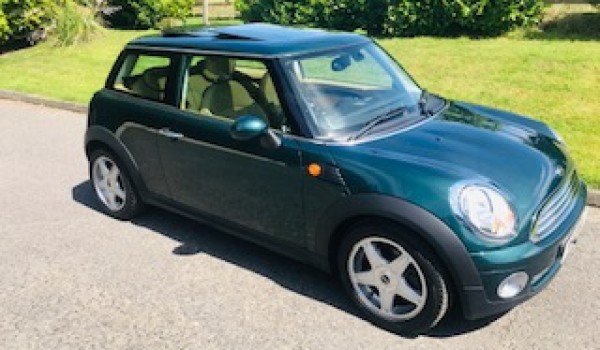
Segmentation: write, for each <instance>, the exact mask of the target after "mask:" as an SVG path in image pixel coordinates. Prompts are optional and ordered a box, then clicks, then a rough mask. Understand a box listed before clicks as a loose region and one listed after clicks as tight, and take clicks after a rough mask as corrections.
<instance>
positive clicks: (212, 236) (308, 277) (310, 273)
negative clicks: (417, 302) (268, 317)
mask: <svg viewBox="0 0 600 350" xmlns="http://www.w3.org/2000/svg"><path fill="white" fill-rule="evenodd" d="M72 198H73V200H74V201H76V202H78V203H80V204H82V205H84V206H86V207H88V208H90V209H93V210H96V211H99V212H102V208H101V206H100V203H99V202H98V200H97V199H96V196H95V194H94V190H93V188H92V186H91V184H90V182H89V181H85V182H82V183H80V184H79V185H77V186H75V187H73V189H72ZM132 223H133V224H135V225H138V226H142V227H145V228H147V229H148V231H149V232H152V233H157V234H160V235H163V236H165V237H168V238H170V239H173V240H175V241H177V242H179V243H180V245H179V246H178V247H176V248H175V249H174V250H173V252H172V253H173V254H175V255H180V256H185V255H195V254H208V255H210V256H213V257H216V258H218V259H221V260H224V261H227V262H229V263H232V264H235V265H237V266H239V267H242V268H245V269H248V270H250V271H252V272H254V273H257V274H260V275H262V276H264V277H267V278H269V279H270V280H272V281H274V282H276V283H277V284H279V285H280V286H282V287H284V288H287V289H289V290H292V291H294V292H296V293H299V294H301V295H304V296H307V297H310V298H312V299H314V300H317V301H320V302H322V303H325V304H328V305H331V306H334V307H336V308H338V309H340V310H342V311H344V312H347V313H349V314H352V315H354V316H357V317H360V316H359V315H358V314H357V312H356V310H355V309H354V307H353V306H352V304H351V303H350V301H349V300H348V299H347V298H346V297H345V296H344V295H343V291H342V290H341V287H339V286H338V285H337V283H336V282H335V279H334V278H333V277H332V276H330V275H328V274H326V273H324V272H321V271H319V270H317V269H315V268H312V267H310V266H307V265H304V264H302V263H299V262H296V261H294V260H291V259H288V258H286V257H283V256H281V255H278V254H276V253H273V252H271V251H269V250H266V249H264V248H262V247H260V246H257V245H255V244H252V243H249V242H246V241H244V240H241V239H238V238H235V237H232V236H230V235H227V234H223V233H221V232H219V231H218V230H216V229H214V228H210V227H208V226H206V225H203V224H201V223H198V222H196V221H193V220H190V219H188V218H185V217H182V216H179V215H176V214H172V213H170V212H167V211H164V210H161V209H157V208H149V209H148V210H147V211H146V212H145V213H144V214H142V215H140V216H139V217H137V218H135V219H134V220H133V221H132ZM495 319H497V317H496V318H493V319H485V320H478V321H467V320H464V319H463V318H462V316H461V315H459V314H458V313H453V314H451V315H449V317H447V318H446V319H445V320H444V321H442V323H441V324H440V325H438V326H437V327H436V328H435V329H433V330H431V331H430V332H429V333H427V334H426V335H425V336H430V337H436V338H444V337H451V336H455V335H459V334H463V333H468V332H472V331H475V330H477V329H480V328H482V327H484V326H486V325H488V324H490V323H491V322H493V321H494V320H495Z"/></svg>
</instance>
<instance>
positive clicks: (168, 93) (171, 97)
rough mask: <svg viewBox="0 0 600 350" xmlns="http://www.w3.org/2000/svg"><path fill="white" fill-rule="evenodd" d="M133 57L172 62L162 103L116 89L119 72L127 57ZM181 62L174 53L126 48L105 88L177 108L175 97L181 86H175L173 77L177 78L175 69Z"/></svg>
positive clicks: (178, 56) (114, 66)
mask: <svg viewBox="0 0 600 350" xmlns="http://www.w3.org/2000/svg"><path fill="white" fill-rule="evenodd" d="M131 55H137V56H138V59H139V57H140V56H158V57H165V58H168V59H169V60H170V63H169V69H168V73H167V81H166V84H165V97H164V99H163V100H162V101H159V100H155V99H152V98H148V97H145V96H141V95H138V94H135V93H132V92H129V91H126V90H121V89H116V88H115V83H116V80H117V76H118V75H119V72H120V71H121V69H122V67H123V65H124V64H125V61H126V59H127V57H129V56H131ZM180 60H181V55H178V54H176V53H172V52H165V51H160V50H139V49H130V48H126V49H124V50H123V51H122V52H121V54H119V57H118V58H117V61H116V62H115V64H114V65H113V67H112V69H111V72H110V74H109V75H108V78H107V79H106V82H105V85H104V88H105V89H107V90H110V91H114V92H117V93H121V94H125V95H128V96H131V97H134V98H138V99H142V100H145V101H150V102H154V103H160V104H162V105H168V106H175V107H176V106H177V105H175V104H174V102H175V96H176V93H177V91H176V90H178V89H179V86H178V85H177V86H173V84H175V83H176V79H174V78H173V77H175V76H176V75H175V74H174V73H175V69H176V68H177V67H179V66H180V62H179V61H180ZM136 62H137V61H136Z"/></svg>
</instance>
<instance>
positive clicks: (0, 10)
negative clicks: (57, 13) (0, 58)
mask: <svg viewBox="0 0 600 350" xmlns="http://www.w3.org/2000/svg"><path fill="white" fill-rule="evenodd" d="M54 9H55V4H54V2H53V1H52V0H0V44H2V43H6V42H8V41H11V40H14V39H20V38H25V37H27V36H28V35H29V34H31V33H34V32H36V31H38V30H40V29H43V28H45V27H47V26H48V25H49V24H50V23H51V20H52V14H53V13H54Z"/></svg>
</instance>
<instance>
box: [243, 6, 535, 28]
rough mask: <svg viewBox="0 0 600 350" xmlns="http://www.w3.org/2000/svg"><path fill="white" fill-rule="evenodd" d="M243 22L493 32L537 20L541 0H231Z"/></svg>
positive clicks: (532, 22)
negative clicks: (234, 1)
mask: <svg viewBox="0 0 600 350" xmlns="http://www.w3.org/2000/svg"><path fill="white" fill-rule="evenodd" d="M236 5H237V8H238V10H239V11H240V14H241V17H242V19H243V20H245V21H250V22H255V21H264V22H271V23H279V24H302V25H311V26H318V27H326V28H333V29H341V30H354V29H357V28H362V29H364V30H366V31H367V32H368V33H369V34H371V35H383V36H414V35H436V36H454V35H471V36H493V35H499V34H502V33H504V32H506V31H508V30H510V29H512V28H514V27H517V26H522V25H529V24H535V23H537V22H539V20H540V19H541V16H542V10H543V8H544V2H543V0H499V1H489V0H457V1H448V0H422V1H413V0H340V1H335V0H299V1H278V0H237V1H236Z"/></svg>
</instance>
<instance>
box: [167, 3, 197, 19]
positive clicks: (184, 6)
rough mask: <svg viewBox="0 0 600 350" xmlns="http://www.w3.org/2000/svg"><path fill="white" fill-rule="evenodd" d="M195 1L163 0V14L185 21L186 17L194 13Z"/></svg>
mask: <svg viewBox="0 0 600 350" xmlns="http://www.w3.org/2000/svg"><path fill="white" fill-rule="evenodd" d="M194 3H195V0H163V3H162V15H163V16H164V17H166V18H174V19H178V20H180V21H181V22H185V19H186V18H187V17H190V16H191V15H192V6H193V5H194Z"/></svg>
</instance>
